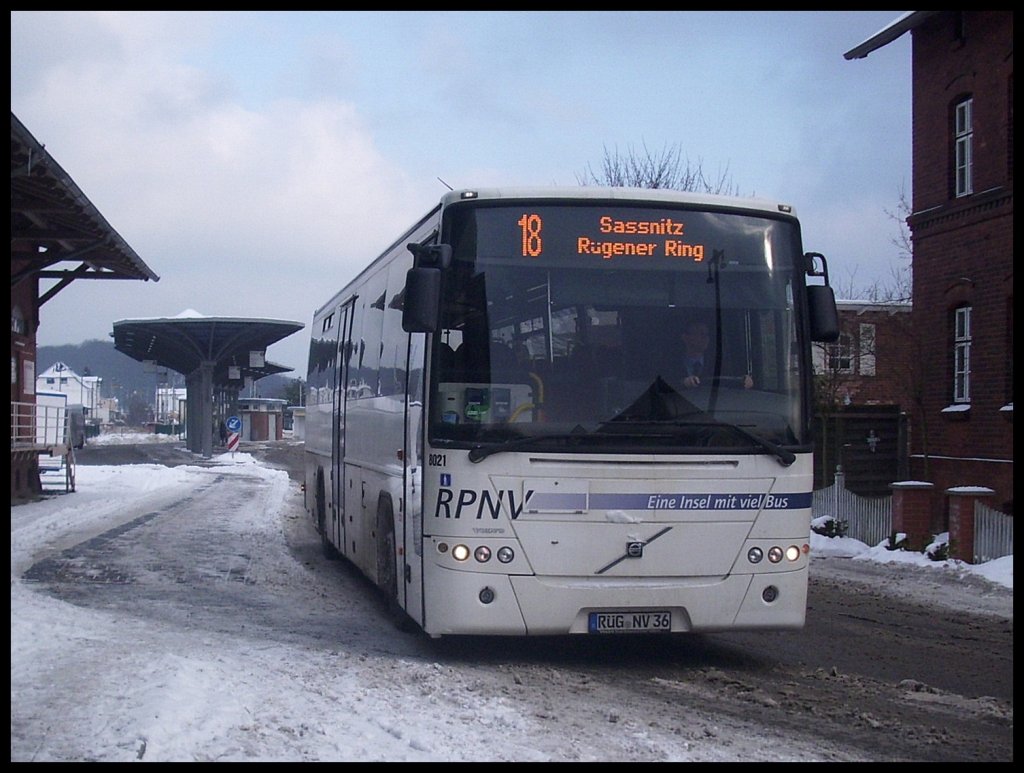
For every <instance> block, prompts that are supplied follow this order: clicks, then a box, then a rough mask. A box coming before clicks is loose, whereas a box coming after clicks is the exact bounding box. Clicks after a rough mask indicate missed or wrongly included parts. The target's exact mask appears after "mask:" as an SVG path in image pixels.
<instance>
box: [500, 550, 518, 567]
mask: <svg viewBox="0 0 1024 773" xmlns="http://www.w3.org/2000/svg"><path fill="white" fill-rule="evenodd" d="M515 557H516V554H515V552H514V551H513V550H512V548H510V547H503V548H498V560H499V561H501V563H503V564H507V563H509V562H510V561H511V560H512V559H513V558H515Z"/></svg>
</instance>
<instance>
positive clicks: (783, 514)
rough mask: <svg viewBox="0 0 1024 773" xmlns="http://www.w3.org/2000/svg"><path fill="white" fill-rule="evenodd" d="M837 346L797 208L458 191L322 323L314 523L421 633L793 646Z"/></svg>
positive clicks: (689, 198)
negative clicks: (693, 328)
mask: <svg viewBox="0 0 1024 773" xmlns="http://www.w3.org/2000/svg"><path fill="white" fill-rule="evenodd" d="M695 319H696V320H697V321H699V322H700V323H701V326H702V327H703V331H702V332H706V333H707V337H708V340H707V342H706V343H707V350H706V354H705V356H706V357H707V359H708V361H707V362H706V363H705V370H704V375H703V376H702V378H700V379H697V380H695V379H692V378H689V377H688V376H687V375H686V372H685V368H686V365H685V363H684V359H685V358H684V356H683V351H684V345H683V330H684V327H685V326H686V325H688V324H690V323H692V322H693V321H694V320H695ZM837 336H838V317H837V313H836V308H835V300H834V296H833V294H832V289H831V288H830V287H829V286H828V273H827V267H826V265H825V260H824V258H823V257H822V256H821V255H819V254H817V253H806V254H805V253H804V252H803V248H802V246H801V237H800V227H799V223H798V221H797V219H796V217H795V215H794V213H793V211H792V208H791V207H790V206H788V205H785V204H776V203H769V202H764V201H760V200H750V199H741V198H732V197H716V196H706V195H695V194H687V193H680V192H674V191H666V190H646V189H645V190H637V189H627V188H583V187H579V188H561V189H557V188H536V189H495V190H483V189H481V190H459V191H453V192H451V193H447V194H446V195H444V196H443V197H442V198H441V200H440V202H439V203H438V205H437V206H436V207H435V208H434V209H432V210H431V211H430V212H429V213H427V214H426V215H425V216H424V217H423V218H422V219H421V220H420V221H419V222H418V223H416V224H415V225H414V226H413V227H412V228H410V229H409V230H408V231H407V232H406V233H405V234H403V235H402V236H401V237H400V238H399V239H398V240H397V241H395V243H394V244H393V245H392V246H391V247H390V248H389V249H387V250H386V251H385V252H384V253H383V254H382V255H380V256H379V257H378V258H377V259H376V260H374V261H373V262H372V263H370V264H369V265H368V266H367V267H366V268H365V269H364V270H363V271H361V272H360V273H359V274H358V275H357V276H356V277H355V278H354V279H353V280H352V281H351V282H350V283H349V284H348V285H347V286H345V287H344V288H343V289H342V290H341V291H340V292H338V293H337V294H336V295H334V297H333V298H331V300H330V301H328V302H327V303H326V304H325V305H323V306H322V307H321V308H319V309H318V310H317V311H316V312H315V313H314V315H313V324H312V337H311V342H310V357H309V370H308V400H307V408H306V417H307V418H306V422H307V425H306V438H305V444H306V445H305V449H306V454H305V458H306V472H305V480H306V484H305V491H306V509H307V510H308V512H309V513H310V515H311V516H312V517H313V518H314V520H315V523H316V526H317V528H318V530H319V532H320V534H321V536H322V539H323V542H324V546H325V549H326V550H327V552H328V554H332V555H337V554H340V555H341V556H344V557H345V558H346V559H348V560H350V561H351V562H352V563H354V564H355V565H356V566H357V567H358V568H359V569H360V570H361V571H362V572H363V573H364V574H365V575H366V576H367V577H368V578H370V580H372V581H373V582H375V583H376V584H377V585H378V586H379V587H380V588H381V589H382V590H383V592H384V593H385V594H386V597H387V599H388V600H389V603H391V604H392V608H393V610H394V611H395V612H396V613H397V614H399V615H400V616H401V618H402V619H403V620H404V621H406V622H407V621H408V619H411V620H412V621H414V622H415V623H416V624H417V625H418V626H419V627H421V628H422V629H423V630H424V631H425V632H426V633H427V634H429V635H430V636H434V637H437V636H443V635H449V634H486V635H556V634H601V633H612V632H615V633H619V632H658V631H664V632H669V631H672V632H687V631H692V632H697V631H720V630H729V629H793V628H800V627H802V626H803V624H804V618H805V611H806V597H807V567H808V552H809V539H810V520H811V516H810V512H811V510H810V508H811V487H812V470H813V467H812V462H811V454H812V448H813V442H812V437H811V386H812V385H811V376H812V373H811V361H810V348H811V347H810V342H811V341H812V340H835V338H836V337H837ZM695 381H699V383H695ZM684 382H685V383H684Z"/></svg>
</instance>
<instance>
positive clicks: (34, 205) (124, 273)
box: [11, 112, 160, 302]
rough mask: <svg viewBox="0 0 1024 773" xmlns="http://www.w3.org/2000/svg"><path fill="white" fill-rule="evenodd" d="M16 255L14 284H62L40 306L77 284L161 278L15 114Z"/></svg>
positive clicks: (13, 209)
mask: <svg viewBox="0 0 1024 773" xmlns="http://www.w3.org/2000/svg"><path fill="white" fill-rule="evenodd" d="M11 256H12V261H13V260H15V259H16V260H17V261H18V264H17V269H15V265H14V264H13V262H12V266H11V283H12V285H13V284H14V283H16V282H17V281H20V280H21V279H23V278H24V277H26V276H30V275H32V274H37V275H38V276H39V277H41V278H44V279H56V280H58V282H57V284H56V285H54V287H52V288H51V289H50V290H48V291H47V293H46V294H45V295H44V296H43V297H42V298H41V302H43V301H45V300H46V299H47V298H49V297H51V296H52V295H55V294H56V293H57V292H59V291H60V290H61V289H63V288H64V287H66V286H67V285H68V284H70V283H71V282H72V281H74V280H76V279H141V280H144V281H148V280H153V281H154V282H156V281H159V279H160V277H159V276H157V275H156V273H154V272H153V270H152V269H151V268H150V267H149V266H147V265H146V264H145V263H144V262H143V260H142V258H140V257H139V256H138V255H137V254H136V253H135V250H133V249H132V248H131V247H130V246H128V243H127V242H126V241H125V240H124V239H123V238H121V236H120V234H118V233H117V231H115V230H114V229H113V228H112V227H111V226H110V223H108V222H107V221H106V219H104V217H103V215H101V214H100V212H99V210H98V209H96V207H95V206H94V205H93V204H92V202H90V201H89V199H88V198H86V196H85V194H84V193H82V191H81V190H80V189H79V187H78V186H77V185H76V184H75V181H74V180H72V179H71V176H70V175H69V174H68V173H67V172H65V171H64V169H62V168H61V166H60V164H58V163H57V161H56V160H55V159H54V158H53V156H51V155H50V154H49V152H48V151H47V150H46V149H45V147H44V146H43V145H42V144H40V143H39V142H38V141H37V140H36V138H35V137H33V136H32V134H31V133H30V132H29V131H28V129H26V128H25V126H24V124H22V123H21V121H19V120H18V117H17V116H16V115H14V113H13V112H12V113H11ZM61 264H64V265H63V267H61Z"/></svg>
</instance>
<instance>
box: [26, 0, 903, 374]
mask: <svg viewBox="0 0 1024 773" xmlns="http://www.w3.org/2000/svg"><path fill="white" fill-rule="evenodd" d="M902 13H904V12H903V11H843V12H778V11H766V12H750V11H743V12H682V11H676V12H664V13H654V12H622V11H615V12H597V11H580V12H568V11H567V12H457V11H431V12H387V11H377V12H233V13H232V12H102V13H98V12H24V11H18V12H12V14H11V110H12V111H13V112H14V113H15V115H17V116H18V118H19V119H20V120H21V121H22V122H23V123H24V124H25V126H26V127H27V128H28V130H29V131H30V132H31V133H32V134H33V135H34V136H35V137H36V139H37V140H38V141H39V142H41V143H43V144H44V145H45V146H46V149H47V150H48V151H49V152H50V153H51V154H52V155H53V157H54V158H55V159H56V160H57V162H58V163H59V164H60V165H61V166H62V167H63V168H64V169H65V171H67V172H68V174H70V175H71V177H72V179H74V181H75V182H76V183H77V184H78V186H79V187H80V188H81V189H82V191H83V192H84V193H85V195H86V196H87V197H88V198H89V200H90V201H92V203H93V204H95V205H96V207H97V208H98V209H99V211H100V212H101V213H102V214H103V216H104V217H105V218H106V219H107V221H108V222H109V223H110V224H111V226H112V227H113V228H114V229H115V230H116V231H117V232H118V233H120V234H121V236H123V237H124V238H125V240H126V241H127V242H128V243H129V244H130V245H131V246H132V248H133V249H134V250H135V251H136V252H137V253H138V254H139V256H140V257H141V258H142V259H143V260H144V261H145V262H146V264H147V265H148V266H149V267H150V268H151V269H152V270H153V271H155V272H156V273H157V274H158V275H160V277H161V278H160V281H159V282H157V283H153V282H145V283H144V282H114V281H92V282H89V281H79V282H74V283H72V285H71V286H70V287H68V288H66V289H65V290H63V291H61V292H60V293H58V294H57V296H56V297H55V298H54V299H52V300H51V301H49V302H48V303H47V304H46V305H45V306H44V307H43V309H42V311H41V324H40V327H39V338H38V340H39V343H40V344H41V345H44V346H45V345H54V344H64V343H80V342H82V341H85V340H89V339H93V338H100V339H104V340H109V334H110V333H111V331H112V330H113V323H114V322H115V321H117V320H120V319H136V318H144V317H173V316H176V315H178V314H179V313H181V312H182V311H183V310H185V309H194V310H196V311H198V312H199V313H201V314H204V315H207V316H240V317H266V318H272V319H280V320H289V321H296V322H301V323H303V324H305V325H306V328H305V329H303V330H302V331H300V332H298V333H295V334H294V335H292V336H290V337H289V338H288V339H285V340H284V341H281V342H279V343H277V344H274V345H273V346H272V347H271V348H270V350H269V351H268V358H269V359H270V360H272V361H273V362H276V363H279V364H282V365H285V366H288V367H292V368H295V369H296V372H295V373H293V374H292V375H295V376H298V375H302V373H303V372H304V370H305V360H306V353H307V349H308V341H309V323H310V320H311V318H312V313H313V310H314V309H315V308H316V307H317V306H319V305H321V304H322V303H324V302H326V301H327V300H328V299H329V297H330V296H331V295H332V294H333V293H334V292H335V291H336V290H337V289H340V287H341V286H342V285H343V284H344V283H345V282H347V281H348V280H349V279H350V278H352V276H354V274H355V273H356V272H357V270H358V269H359V268H360V267H361V266H362V265H363V264H365V263H367V262H369V260H370V259H371V258H373V257H375V256H376V255H377V254H378V253H379V252H380V251H382V250H383V249H384V248H385V247H386V246H387V245H388V244H390V243H391V242H392V241H393V240H394V239H395V238H396V237H398V236H399V235H400V233H401V232H402V231H403V230H404V229H405V228H406V227H407V226H409V225H411V224H412V223H413V222H414V221H415V220H416V219H417V218H418V217H419V216H420V215H422V214H424V213H425V212H426V211H427V210H428V209H429V208H430V207H431V206H432V205H433V204H434V203H435V202H436V200H437V199H438V198H439V197H440V196H441V195H442V194H443V193H445V192H446V190H447V188H445V186H444V185H443V184H442V183H441V182H440V181H439V179H438V178H440V179H441V180H444V181H445V182H446V183H448V184H450V185H452V186H453V187H457V188H458V187H482V186H489V185H502V186H508V185H533V184H539V185H548V184H556V185H577V184H578V183H579V179H578V178H579V177H580V176H582V175H583V174H584V173H585V172H586V170H587V168H588V166H589V167H592V168H593V169H594V170H600V168H601V163H602V160H603V158H604V155H605V150H606V149H608V150H609V151H612V150H615V149H618V150H619V151H620V152H624V151H627V150H629V149H630V148H634V149H636V150H639V151H642V150H643V148H644V146H646V147H647V148H648V149H649V150H651V151H652V152H655V153H657V152H659V151H661V150H663V149H665V148H671V147H675V146H678V147H679V148H680V150H681V151H682V153H683V154H684V156H685V157H686V158H687V159H688V160H689V161H690V162H691V164H694V165H696V164H698V163H699V164H701V165H702V166H703V168H704V171H705V172H706V173H707V174H708V175H709V176H711V177H714V178H717V177H719V176H721V175H727V176H728V178H729V179H731V181H732V183H733V185H734V187H735V188H736V189H737V191H738V192H739V193H740V194H743V195H756V196H763V197H767V198H775V199H781V200H784V201H786V202H788V203H790V204H792V205H793V206H794V207H795V209H796V212H797V214H798V215H799V216H800V218H801V221H802V225H803V234H804V248H805V249H806V250H814V251H817V252H822V253H824V254H825V255H826V256H828V258H829V261H830V271H831V277H832V279H833V284H834V285H836V286H837V289H838V290H839V294H840V296H841V297H848V296H849V295H857V294H858V291H859V290H862V289H864V288H867V287H869V286H870V285H872V284H874V283H875V282H876V281H877V282H880V283H881V284H883V285H892V284H893V283H894V279H893V276H894V271H898V270H899V269H900V268H901V267H906V265H907V262H906V260H905V259H903V258H901V257H900V255H899V252H898V250H897V248H896V247H895V246H894V245H893V243H892V242H893V239H895V238H896V237H897V236H898V234H899V231H898V227H897V225H896V222H895V221H894V220H893V218H892V217H891V216H890V214H889V213H893V212H896V211H898V207H899V201H900V195H901V193H902V192H905V193H906V195H907V197H908V199H909V194H910V173H911V113H910V99H911V83H910V75H911V73H910V35H909V34H906V35H904V36H902V37H901V38H899V39H898V40H896V41H895V42H893V43H890V44H889V45H887V46H885V47H883V48H882V49H880V50H878V51H875V52H874V53H872V54H871V55H870V56H869V57H867V58H866V59H859V60H854V61H846V60H845V59H844V58H843V53H844V52H845V51H848V50H850V49H851V48H853V47H854V46H856V45H857V44H859V43H861V42H862V41H864V40H865V39H867V38H869V37H870V36H872V35H873V34H874V33H876V32H878V31H879V30H881V29H882V28H883V27H885V26H886V25H887V24H889V23H890V22H892V21H893V20H895V19H896V18H898V17H899V16H900V15H901V14H902ZM47 286H48V285H46V284H43V288H42V289H43V290H45V289H46V287H47Z"/></svg>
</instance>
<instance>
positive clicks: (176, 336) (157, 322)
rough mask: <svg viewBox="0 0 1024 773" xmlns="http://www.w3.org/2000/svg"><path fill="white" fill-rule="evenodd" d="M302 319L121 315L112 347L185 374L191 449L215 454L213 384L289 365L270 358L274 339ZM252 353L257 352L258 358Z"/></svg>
mask: <svg viewBox="0 0 1024 773" xmlns="http://www.w3.org/2000/svg"><path fill="white" fill-rule="evenodd" d="M303 327H304V325H303V324H302V323H301V322H289V321H285V320H276V319H247V318H239V317H204V316H178V317H165V318H156V319H123V320H120V321H118V322H115V323H114V332H113V333H112V334H111V335H112V336H113V338H114V348H115V349H117V350H118V351H119V352H122V353H123V354H127V355H128V356H129V357H131V358H132V359H135V360H138V361H139V362H152V363H154V364H155V365H156V366H157V367H164V368H169V369H170V370H173V371H175V372H177V373H181V374H183V375H184V376H185V378H186V382H185V383H186V387H187V390H188V397H187V400H188V422H189V425H188V430H189V431H188V444H189V449H190V450H192V451H196V452H201V453H202V454H203V456H204V457H207V458H208V457H209V456H211V455H212V449H213V433H212V426H213V390H214V387H215V386H216V387H220V388H222V389H229V388H231V387H235V388H241V386H242V384H243V383H244V382H243V379H244V378H246V377H249V378H252V379H254V380H255V379H260V378H263V377H264V376H269V375H271V374H277V373H286V372H288V371H290V370H292V369H291V368H286V367H284V366H281V365H275V364H273V363H270V362H267V361H266V358H265V352H266V349H267V347H268V346H270V345H271V344H272V343H275V342H277V341H280V340H281V339H283V338H287V337H288V336H290V335H291V334H292V333H295V332H297V331H299V330H301V329H302V328H303ZM253 353H256V355H255V357H254V356H253Z"/></svg>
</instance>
